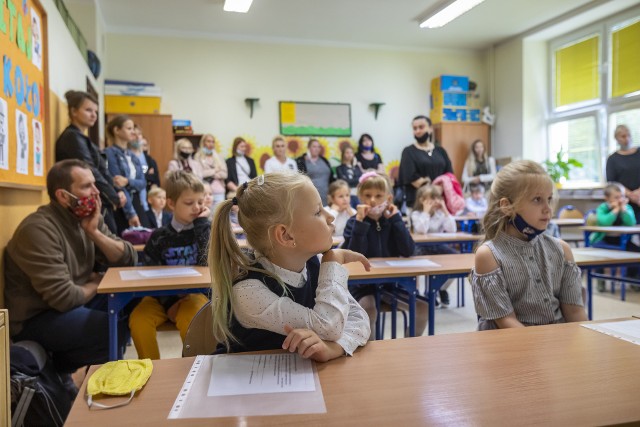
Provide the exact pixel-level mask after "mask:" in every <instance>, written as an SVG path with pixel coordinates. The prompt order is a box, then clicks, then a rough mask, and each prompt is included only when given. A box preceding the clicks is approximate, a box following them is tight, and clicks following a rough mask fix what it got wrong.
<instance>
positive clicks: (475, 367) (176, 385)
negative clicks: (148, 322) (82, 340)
mask: <svg viewBox="0 0 640 427" xmlns="http://www.w3.org/2000/svg"><path fill="white" fill-rule="evenodd" d="M618 320H629V319H618ZM638 360H640V346H637V345H633V344H631V343H629V342H626V341H622V340H619V339H616V338H613V337H610V336H607V335H605V334H601V333H598V332H595V331H592V330H589V329H586V328H583V327H581V326H580V325H579V324H577V323H568V324H558V325H547V326H535V327H529V328H518V329H505V330H495V331H484V332H467V333H460V334H447V335H438V336H432V337H418V338H411V339H404V340H385V341H374V342H369V343H368V344H367V345H366V346H365V347H362V348H360V349H359V350H357V351H356V353H355V354H354V356H353V357H341V358H338V359H335V360H332V361H330V362H327V363H323V364H318V365H317V366H318V375H319V377H320V383H321V386H322V393H323V395H324V401H325V405H326V408H327V412H326V413H324V414H305V415H279V416H267V417H236V418H202V419H178V420H171V422H169V421H168V420H167V417H168V415H169V411H170V409H171V407H172V405H173V403H174V401H175V399H176V397H177V395H178V392H179V391H180V389H181V387H182V385H183V383H184V380H185V378H186V376H187V373H188V372H189V370H190V368H191V365H192V363H193V361H194V358H183V359H164V360H156V361H153V365H154V368H153V374H152V375H151V378H150V379H149V382H148V383H147V385H146V386H145V387H144V388H143V389H142V390H141V391H140V392H138V393H137V394H136V396H135V397H134V399H133V401H132V402H131V404H130V405H128V406H124V407H121V408H117V409H111V410H89V408H88V407H87V404H86V401H85V400H84V399H85V396H84V395H85V390H86V383H87V379H88V378H89V375H90V374H91V373H93V372H94V371H95V369H96V367H95V366H94V367H91V369H90V370H89V375H87V378H85V380H84V383H83V385H82V387H81V388H80V392H79V393H78V397H77V398H76V400H75V402H74V405H73V407H72V409H71V413H70V414H69V417H68V418H67V421H66V423H65V425H66V426H69V427H75V426H83V427H84V426H109V425H123V424H129V425H131V424H135V425H136V426H150V427H151V426H153V427H155V426H158V425H171V426H176V427H177V426H195V427H198V426H211V425H216V426H218V425H243V426H252V425H261V426H316V425H317V426H319V425H322V426H325V425H332V426H333V425H335V426H362V425H367V426H378V425H380V426H386V425H397V426H407V425H415V426H425V425H486V426H493V425H514V424H517V425H534V424H535V425H559V426H560V425H612V424H623V423H631V422H634V421H635V422H637V421H638V420H640V405H638V402H637V396H639V395H640V381H638V378H637V377H638V376H637V374H636V371H637V369H638ZM291 401H292V404H295V398H292V399H291Z"/></svg>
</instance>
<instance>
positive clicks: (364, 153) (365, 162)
mask: <svg viewBox="0 0 640 427" xmlns="http://www.w3.org/2000/svg"><path fill="white" fill-rule="evenodd" d="M356 159H357V160H358V163H360V167H361V168H362V170H363V171H367V170H374V171H377V172H379V173H384V163H382V157H380V154H378V153H376V151H375V146H374V144H373V137H372V136H371V135H369V134H368V133H363V134H362V135H361V136H360V139H359V140H358V152H357V153H356Z"/></svg>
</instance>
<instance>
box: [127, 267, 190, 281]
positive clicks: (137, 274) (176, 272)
mask: <svg viewBox="0 0 640 427" xmlns="http://www.w3.org/2000/svg"><path fill="white" fill-rule="evenodd" d="M193 276H202V274H201V273H199V272H198V270H196V269H194V268H189V267H185V268H154V269H151V270H125V271H121V272H120V279H121V280H140V278H146V279H158V278H162V277H193Z"/></svg>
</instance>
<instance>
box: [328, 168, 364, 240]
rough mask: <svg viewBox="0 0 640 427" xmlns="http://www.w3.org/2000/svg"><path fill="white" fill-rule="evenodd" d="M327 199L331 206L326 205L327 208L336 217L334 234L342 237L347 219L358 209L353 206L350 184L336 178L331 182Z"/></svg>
mask: <svg viewBox="0 0 640 427" xmlns="http://www.w3.org/2000/svg"><path fill="white" fill-rule="evenodd" d="M327 201H328V202H329V206H325V209H326V210H327V212H329V213H330V214H331V215H333V217H334V218H335V221H334V222H333V224H334V226H335V229H334V230H333V235H334V236H340V237H342V235H343V234H344V227H345V225H347V220H348V219H349V218H351V217H352V216H353V215H355V213H356V211H354V210H353V208H351V204H350V203H351V196H350V191H349V184H347V182H346V181H343V180H341V179H338V180H335V181H333V182H332V183H331V184H329V194H328V195H327Z"/></svg>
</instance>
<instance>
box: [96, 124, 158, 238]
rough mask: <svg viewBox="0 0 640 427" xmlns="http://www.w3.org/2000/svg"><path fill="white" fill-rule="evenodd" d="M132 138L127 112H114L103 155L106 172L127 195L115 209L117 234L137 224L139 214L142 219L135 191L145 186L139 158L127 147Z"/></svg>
mask: <svg viewBox="0 0 640 427" xmlns="http://www.w3.org/2000/svg"><path fill="white" fill-rule="evenodd" d="M134 138H135V134H134V131H133V120H131V119H130V118H129V116H125V115H118V116H115V117H114V118H113V119H111V120H110V121H109V123H107V140H108V141H109V147H107V148H106V149H105V150H104V151H105V154H106V155H107V161H108V165H109V172H110V173H111V175H112V176H113V179H114V181H115V183H116V185H117V186H118V188H119V189H120V190H121V191H123V192H124V194H125V196H126V197H127V202H126V203H125V205H124V206H123V207H122V209H118V210H117V211H116V225H117V227H118V234H122V232H123V231H124V230H126V229H127V228H129V227H139V226H140V225H141V222H140V218H144V219H145V221H146V214H145V213H144V212H145V211H144V210H143V209H142V206H141V204H140V198H139V197H138V193H139V192H140V191H141V190H143V189H146V188H147V182H146V181H145V179H144V174H143V173H142V166H141V165H140V160H138V158H137V157H136V156H135V155H134V154H133V153H132V152H131V151H130V150H129V148H128V146H129V142H130V141H133V140H134ZM148 225H149V224H147V226H148Z"/></svg>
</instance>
